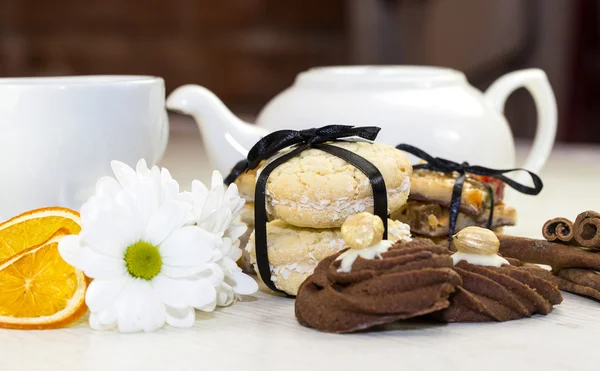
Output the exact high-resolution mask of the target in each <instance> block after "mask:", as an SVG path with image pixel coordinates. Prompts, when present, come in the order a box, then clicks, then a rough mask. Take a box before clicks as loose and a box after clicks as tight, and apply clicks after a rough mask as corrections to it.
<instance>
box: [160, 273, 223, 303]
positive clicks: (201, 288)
mask: <svg viewBox="0 0 600 371" xmlns="http://www.w3.org/2000/svg"><path fill="white" fill-rule="evenodd" d="M152 287H153V288H154V291H155V292H156V294H157V296H158V297H159V298H160V300H161V301H162V302H163V303H165V304H166V305H167V306H169V307H174V308H187V307H190V306H191V307H195V308H198V307H202V306H205V305H207V304H208V303H211V302H212V301H214V300H215V296H216V291H215V288H214V286H213V285H212V284H211V282H210V281H209V280H206V279H194V280H192V279H172V278H169V277H166V276H164V275H158V276H156V277H155V278H154V279H153V280H152Z"/></svg>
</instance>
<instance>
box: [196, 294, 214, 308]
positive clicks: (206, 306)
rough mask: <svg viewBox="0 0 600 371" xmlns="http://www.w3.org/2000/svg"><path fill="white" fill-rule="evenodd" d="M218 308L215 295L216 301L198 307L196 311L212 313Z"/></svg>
mask: <svg viewBox="0 0 600 371" xmlns="http://www.w3.org/2000/svg"><path fill="white" fill-rule="evenodd" d="M216 307H217V296H216V295H215V300H213V301H212V302H210V303H207V304H206V305H203V306H201V307H198V308H196V309H198V310H201V311H203V312H212V311H214V310H215V308H216Z"/></svg>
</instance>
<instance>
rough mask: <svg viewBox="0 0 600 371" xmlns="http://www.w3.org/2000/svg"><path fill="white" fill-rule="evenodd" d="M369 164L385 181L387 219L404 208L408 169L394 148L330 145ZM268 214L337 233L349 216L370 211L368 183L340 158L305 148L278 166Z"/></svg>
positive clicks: (271, 185) (271, 183)
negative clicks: (376, 169)
mask: <svg viewBox="0 0 600 371" xmlns="http://www.w3.org/2000/svg"><path fill="white" fill-rule="evenodd" d="M331 144H332V145H334V146H338V147H341V148H344V149H347V150H349V151H352V152H354V153H356V154H358V155H359V156H362V157H363V158H365V159H366V160H368V161H370V162H371V163H372V164H373V165H375V167H377V168H378V169H379V171H380V172H381V174H382V175H383V178H384V180H385V185H386V188H387V197H388V214H390V213H392V212H394V211H396V210H397V209H399V208H400V207H401V206H402V205H404V204H405V203H406V200H407V198H408V193H409V191H410V175H411V174H412V165H411V164H410V162H409V161H408V158H407V157H406V155H405V154H404V152H401V151H399V150H397V149H396V148H394V147H392V146H389V145H386V144H380V143H368V142H335V143H331ZM266 195H267V200H266V201H267V211H268V212H269V214H271V215H273V217H274V218H276V219H281V220H283V221H285V222H286V223H289V224H292V225H295V226H298V227H308V228H337V227H340V226H341V225H342V223H343V222H344V220H346V218H348V217H349V216H351V215H354V214H357V213H360V212H363V211H367V212H373V191H372V189H371V184H370V182H369V179H368V178H367V177H366V176H365V175H364V174H363V173H362V172H361V171H360V170H359V169H357V168H356V167H354V166H353V165H351V164H349V163H348V162H346V161H345V160H342V159H341V158H339V157H336V156H334V155H331V154H329V153H326V152H323V151H320V150H318V149H308V150H306V151H304V152H302V153H300V154H299V155H298V156H296V157H294V158H292V159H290V160H289V161H287V162H285V163H283V164H281V165H280V166H278V167H277V168H276V169H275V170H274V171H273V172H272V173H271V175H270V176H269V180H268V182H267V187H266Z"/></svg>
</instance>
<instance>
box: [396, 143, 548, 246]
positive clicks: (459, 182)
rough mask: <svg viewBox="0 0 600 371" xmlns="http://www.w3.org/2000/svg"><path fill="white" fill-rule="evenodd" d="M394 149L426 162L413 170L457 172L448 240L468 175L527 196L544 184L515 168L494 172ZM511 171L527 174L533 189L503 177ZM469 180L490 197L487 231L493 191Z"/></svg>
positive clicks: (408, 149)
mask: <svg viewBox="0 0 600 371" xmlns="http://www.w3.org/2000/svg"><path fill="white" fill-rule="evenodd" d="M396 148H397V149H399V150H401V151H404V152H408V153H410V154H412V155H415V156H417V157H418V158H420V159H422V160H425V161H426V163H425V164H418V165H414V166H413V168H414V169H426V170H433V171H439V172H441V173H446V174H449V173H453V172H457V173H458V174H459V175H458V178H457V179H456V181H455V182H454V186H453V187H452V198H451V200H450V225H449V234H448V240H451V239H452V235H453V234H454V229H455V228H456V220H457V218H458V212H459V209H460V200H461V198H462V189H463V185H464V183H465V179H466V178H467V176H468V175H467V174H468V173H469V174H474V175H483V176H489V177H493V178H496V179H499V180H501V181H502V182H504V183H506V184H507V185H508V186H510V187H511V188H513V189H514V190H516V191H518V192H521V193H524V194H527V195H537V194H539V193H540V192H541V191H542V188H543V187H544V184H543V183H542V180H541V179H540V177H539V176H537V175H536V174H534V173H532V172H531V171H529V170H526V169H522V168H515V169H505V170H496V169H490V168H487V167H483V166H475V165H469V163H467V162H463V163H462V164H459V163H457V162H454V161H450V160H446V159H443V158H439V157H433V156H431V155H429V154H428V153H426V152H425V151H423V150H421V149H419V148H416V147H413V146H411V145H409V144H399V145H397V146H396ZM513 171H525V172H527V173H528V174H529V175H530V176H531V180H532V181H533V187H530V186H526V185H524V184H521V183H518V182H516V181H514V180H512V179H510V178H508V177H506V176H505V175H504V174H506V173H510V172H513ZM469 179H472V180H475V181H478V182H480V183H481V184H483V185H484V186H485V187H486V189H487V190H488V193H489V195H490V205H489V208H490V215H489V217H488V220H487V228H488V229H489V228H490V227H491V226H492V221H493V218H494V191H493V190H492V187H491V186H490V185H489V184H488V183H486V182H484V181H481V180H479V179H476V178H469Z"/></svg>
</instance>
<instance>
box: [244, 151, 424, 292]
mask: <svg viewBox="0 0 600 371" xmlns="http://www.w3.org/2000/svg"><path fill="white" fill-rule="evenodd" d="M332 145H334V146H338V147H341V148H344V149H346V150H349V151H352V152H354V153H356V154H357V155H359V156H361V157H363V158H364V159H366V160H367V161H369V162H371V163H372V164H373V165H374V166H375V167H377V168H378V169H379V171H380V172H381V174H382V176H383V178H384V180H385V185H386V190H387V200H388V214H389V213H393V212H396V211H397V210H399V209H400V208H401V207H402V206H403V205H404V204H405V203H406V201H407V198H408V194H409V191H410V175H411V174H412V166H411V164H410V162H409V161H408V158H407V157H406V155H405V154H404V153H403V152H401V151H399V150H397V149H395V148H394V147H391V146H388V145H384V144H379V143H368V142H336V143H332ZM259 173H260V170H259ZM266 205H267V213H268V215H269V220H270V222H269V223H267V252H268V256H269V263H270V265H271V280H272V281H273V282H274V284H275V286H276V287H277V288H278V289H280V290H282V291H285V292H286V293H288V294H290V295H296V293H297V291H298V288H299V287H300V284H301V283H302V282H303V281H304V280H305V279H306V278H307V277H308V276H309V275H311V274H312V272H313V270H314V268H315V267H316V266H317V264H318V263H319V261H321V260H323V259H325V258H326V257H328V256H330V255H332V254H335V253H337V252H338V251H340V250H342V249H344V248H345V244H344V240H343V239H342V236H341V231H340V227H341V225H342V223H343V222H344V221H345V220H346V218H348V217H349V216H351V215H354V214H357V213H360V212H365V211H366V212H370V213H372V212H373V191H372V188H371V184H370V181H369V179H368V178H367V177H366V176H365V175H364V174H363V173H362V172H361V171H360V170H359V169H357V168H356V167H354V166H353V165H351V164H349V163H348V162H346V161H345V160H343V159H341V158H338V157H336V156H334V155H331V154H329V153H327V152H324V151H321V150H318V149H308V150H305V151H303V152H301V153H300V154H299V155H297V156H296V157H294V158H292V159H290V160H289V161H287V162H285V163H283V164H281V165H279V166H278V167H277V168H276V169H275V170H274V171H273V172H272V173H271V175H270V176H269V179H268V182H267V185H266ZM388 235H389V237H388V238H389V239H390V240H401V239H408V238H409V236H410V230H409V228H408V226H407V225H405V224H403V223H401V222H398V221H391V220H390V221H389V223H388ZM247 251H248V252H249V253H250V259H251V262H252V264H254V268H255V269H257V267H256V249H255V246H254V240H253V237H251V238H250V242H249V243H248V245H247Z"/></svg>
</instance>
